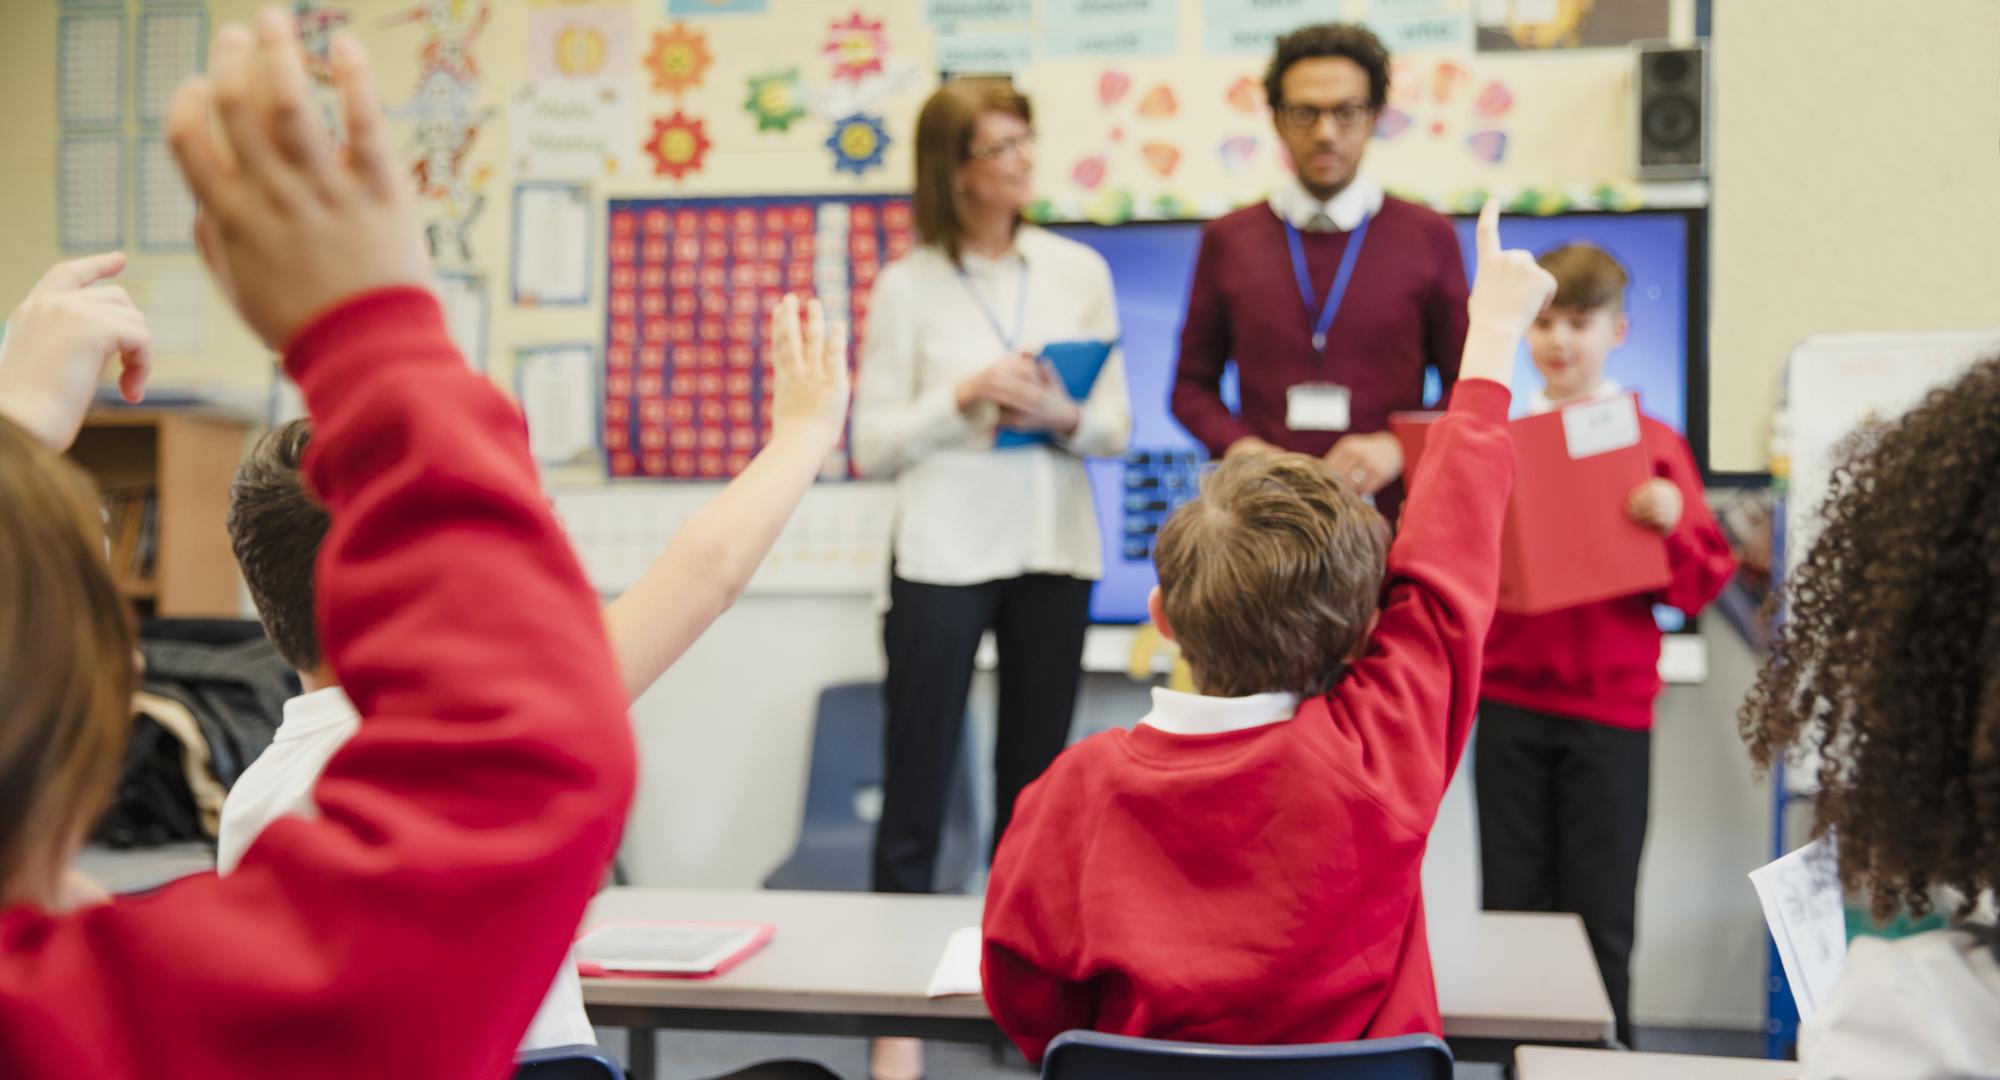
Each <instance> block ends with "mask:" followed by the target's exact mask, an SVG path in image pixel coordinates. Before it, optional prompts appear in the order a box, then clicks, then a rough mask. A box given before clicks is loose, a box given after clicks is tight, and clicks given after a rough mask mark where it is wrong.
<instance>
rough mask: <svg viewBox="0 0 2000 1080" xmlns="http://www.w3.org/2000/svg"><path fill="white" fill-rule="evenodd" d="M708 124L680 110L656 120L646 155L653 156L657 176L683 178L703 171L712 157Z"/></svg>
mask: <svg viewBox="0 0 2000 1080" xmlns="http://www.w3.org/2000/svg"><path fill="white" fill-rule="evenodd" d="M712 145H714V144H712V143H710V142H709V141H708V130H707V125H706V124H705V123H704V122H703V121H701V120H694V119H689V118H688V117H687V116H686V115H684V114H683V113H682V112H681V111H680V110H679V109H675V110H674V114H673V115H672V116H662V117H655V118H654V119H653V135H652V137H651V138H649V139H647V140H646V152H647V153H649V154H651V155H652V157H653V175H655V176H671V177H673V178H674V179H676V180H680V179H683V178H685V177H686V176H687V174H689V173H691V172H699V171H701V167H702V163H703V161H704V160H705V159H706V158H707V156H708V150H709V147H710V146H712Z"/></svg>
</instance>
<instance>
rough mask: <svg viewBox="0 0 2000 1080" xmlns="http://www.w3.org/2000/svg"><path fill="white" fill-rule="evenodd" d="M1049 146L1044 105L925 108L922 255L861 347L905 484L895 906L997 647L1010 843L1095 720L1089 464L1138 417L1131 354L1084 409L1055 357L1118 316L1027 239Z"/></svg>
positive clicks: (894, 633)
mask: <svg viewBox="0 0 2000 1080" xmlns="http://www.w3.org/2000/svg"><path fill="white" fill-rule="evenodd" d="M1034 139H1035V136H1034V129H1033V128H1032V127H1031V126H1030V112H1029V108H1028V101H1027V99H1026V98H1024V97H1022V96H1021V95H1020V94H1019V93H1018V92H1016V91H1015V90H1014V89H1013V88H1012V87H1011V86H1009V85H1007V84H1006V83H1005V82H1003V81H998V80H970V79H968V80H961V81H955V82H948V83H946V84H945V85H944V87H943V88H941V89H939V90H938V91H937V92H936V93H935V94H932V95H931V97H930V100H929V101H927V102H925V103H924V108H923V112H922V113H921V114H920V115H919V116H918V118H917V136H916V158H917V168H916V195H915V202H916V207H915V209H916V223H917V232H918V235H919V238H920V239H921V241H922V243H921V244H920V245H919V246H918V247H916V248H915V249H913V250H911V251H910V252H909V253H908V254H907V255H905V256H903V257H902V258H900V259H898V260H896V261H895V262H894V263H892V264H890V265H889V266H888V267H886V268H885V269H884V270H883V271H882V276H881V277H880V278H879V279H878V280H877V281H876V285H875V292H874V297H873V306H872V308H871V310H870V313H869V318H868V324H867V334H866V336H865V341H864V343H863V346H862V349H861V371H860V376H859V378H858V379H857V381H856V385H855V395H854V428H853V434H854V445H853V456H854V463H855V466H856V468H857V469H858V470H859V471H860V472H861V473H862V474H863V475H866V476H889V475H894V476H895V478H896V526H895V540H894V549H893V559H894V569H893V570H892V572H891V577H890V582H889V611H888V615H887V616H886V618H885V619H884V623H883V639H884V643H885V645H886V646H887V652H888V661H889V668H888V676H887V679H886V681H885V684H884V688H883V693H884V703H885V705H886V706H887V711H888V724H887V729H886V733H885V746H884V755H883V756H884V764H885V773H884V780H883V800H882V819H881V823H880V825H879V826H878V827H877V829H876V833H875V865H874V881H875V888H876V889H877V890H878V891H881V892H929V891H930V889H931V870H932V863H933V861H934V860H935V858H936V855H937V848H938V830H939V825H940V822H941V820H942V817H943V814H944V803H945V786H946V782H947V781H948V780H949V778H950V776H951V772H952V764H953V763H954V762H956V761H957V760H958V754H959V748H960V740H961V738H962V737H963V734H964V730H963V729H964V720H965V701H966V695H967V693H968V691H969V690H970V687H971V683H972V661H973V653H974V652H976V651H977V650H978V648H979V639H980V636H981V635H982V634H984V633H985V632H986V631H987V630H989V629H990V630H992V631H993V632H994V636H995V640H996V643H997V645H998V646H999V659H1000V675H999V680H1000V703H999V734H998V739H997V742H996V745H995V747H994V754H993V758H994V773H995V776H994V813H993V839H994V842H995V843H996V844H997V843H998V842H999V838H1000V835H1001V833H1002V832H1003V831H1004V830H1005V829H1006V827H1007V821H1008V819H1009V818H1010V817H1011V816H1012V814H1013V810H1014V800H1015V797H1016V796H1018V795H1019V794H1020V793H1021V789H1022V788H1023V787H1026V786H1027V785H1028V783H1029V781H1032V780H1033V779H1035V777H1036V776H1038V775H1040V774H1041V772H1042V770H1043V769H1045V768H1047V767H1048V764H1049V762H1051V761H1053V760H1054V759H1055V756H1056V755H1057V754H1058V753H1060V752H1061V751H1062V749H1063V746H1064V745H1065V743H1066V742H1067V741H1068V737H1069V726H1070V718H1071V714H1072V713H1073V712H1074V711H1075V707H1076V692H1077V683H1078V679H1079V672H1080V667H1081V663H1082V657H1083V634H1084V627H1085V624H1086V622H1087V621H1088V619H1089V607H1090V586H1091V582H1092V581H1094V580H1095V579H1096V578H1098V577H1099V576H1101V574H1102V572H1103V553H1102V550H1101V546H1100V544H1099V541H1098V535H1097V515H1096V510H1095V509H1094V507H1093V505H1092V503H1091V498H1090V480H1089V478H1088V477H1087V476H1086V475H1085V474H1084V468H1083V459H1084V458H1085V457H1100V456H1108V455H1115V454H1119V453H1122V452H1123V451H1124V449H1125V443H1126V440H1127V438H1128V437H1129V435H1130V433H1131V410H1130V406H1129V404H1128V403H1127V401H1126V395H1125V371H1124V366H1123V363H1122V361H1121V359H1120V357H1119V355H1118V352H1117V350H1115V349H1114V350H1113V351H1112V353H1111V356H1110V358H1109V359H1108V360H1107V361H1106V362H1105V365H1104V368H1103V370H1102V372H1101V373H1100V374H1099V375H1098V377H1097V381H1096V383H1095V384H1094V385H1093V386H1092V388H1091V390H1090V392H1089V395H1088V396H1087V397H1086V398H1085V399H1084V400H1081V401H1076V400H1072V399H1071V397H1070V396H1069V394H1068V393H1067V392H1066V391H1065V389H1064V387H1063V384H1062V381H1061V379H1060V378H1058V377H1057V376H1056V375H1055V374H1054V372H1053V371H1052V370H1051V369H1050V367H1049V366H1048V365H1047V364H1046V363H1045V362H1041V361H1038V360H1037V359H1036V357H1037V355H1038V354H1039V353H1040V352H1041V351H1042V348H1043V347H1044V346H1045V345H1047V344H1049V343H1052V342H1061V341H1081V340H1093V341H1115V340H1116V339H1117V337H1118V314H1117V309H1116V307H1115V305H1114V303H1113V300H1112V294H1111V272H1110V269H1109V268H1108V267H1106V266H1105V263H1104V260H1103V259H1102V258H1100V257H1099V256H1098V255H1097V253H1096V252H1094V251H1092V250H1091V249H1089V248H1087V247H1084V246H1083V245H1081V244H1078V243H1076V242H1074V241H1071V240H1066V239H1064V238H1062V237H1059V236H1056V235H1054V234H1052V233H1049V232H1045V231H1043V230H1041V229H1038V228H1035V227H1033V226H1031V225H1027V224H1024V223H1023V222H1022V220H1021V212H1022V211H1023V210H1024V209H1026V207H1027V206H1028V204H1029V202H1030V201H1031V198H1032V195H1031V190H1032V185H1031V176H1032V174H1033V172H1034V160H1035V156H1034V146H1035V143H1034ZM1003 430H1004V431H1006V432H1008V433H1009V435H1008V437H1007V438H1006V439H1004V440H1002V442H1003V443H1004V444H1006V445H1002V446H999V447H996V446H995V437H996V433H997V432H1000V431H1003ZM1024 434H1025V435H1026V436H1027V437H1026V438H1023V437H1022V436H1023V435H1024Z"/></svg>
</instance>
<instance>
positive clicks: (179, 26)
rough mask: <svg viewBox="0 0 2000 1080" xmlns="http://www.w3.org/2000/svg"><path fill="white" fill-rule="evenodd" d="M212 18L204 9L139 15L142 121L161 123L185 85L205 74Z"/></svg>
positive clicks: (140, 114) (140, 107) (140, 115)
mask: <svg viewBox="0 0 2000 1080" xmlns="http://www.w3.org/2000/svg"><path fill="white" fill-rule="evenodd" d="M207 40H208V16H207V14H206V13H204V12H203V11H202V9H200V8H194V9H191V10H187V11H148V12H146V13H145V14H143V15H140V16H139V119H140V121H142V122H144V123H157V122H158V121H160V120H161V119H163V118H164V117H165V116H166V115H167V102H168V100H170V99H171V98H172V97H173V96H174V91H175V90H176V89H178V88H179V87H180V85H181V83H183V82H185V81H187V80H188V79H191V78H193V77H194V76H196V75H199V74H200V73H201V62H202V43H203V42H205V41H207Z"/></svg>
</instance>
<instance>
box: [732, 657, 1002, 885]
mask: <svg viewBox="0 0 2000 1080" xmlns="http://www.w3.org/2000/svg"><path fill="white" fill-rule="evenodd" d="M883 723H884V710H883V706H882V684H881V683H877V682H865V683H842V684H840V685H837V686H829V687H827V688H826V689H825V690H822V691H820V695H819V714H818V716H817V717H816V718H815V719H814V721H813V746H812V765H811V771H810V773H809V774H808V776H807V778H806V808H805V820H804V821H803V822H801V823H800V825H799V842H798V844H797V846H795V847H794V848H793V849H792V854H791V855H790V857H788V858H787V859H786V860H785V861H784V863H783V864H781V865H780V866H779V867H778V868H777V869H776V870H773V871H771V874H770V876H769V877H767V878H765V879H764V887H765V888H767V889H808V890H824V891H832V892H867V891H868V890H869V889H870V887H871V886H872V885H873V878H874V872H873V867H874V855H875V818H876V816H878V815H877V814H876V813H872V812H871V804H872V808H879V807H880V806H881V802H880V793H881V790H882V728H883ZM962 745H963V747H964V749H963V750H962V751H961V752H960V754H959V755H958V760H957V761H956V762H954V763H953V764H952V766H951V768H952V778H951V783H950V784H949V785H948V788H947V791H946V795H945V811H944V823H943V825H942V826H941V827H940V830H939V837H938V855H937V866H936V870H935V871H934V872H933V874H932V887H933V888H934V890H935V891H937V892H943V893H952V892H962V891H963V890H964V889H965V887H966V885H967V884H968V883H969V882H970V881H971V880H972V877H973V875H974V874H976V873H977V872H978V869H979V864H980V861H981V859H982V857H983V855H984V852H983V851H981V849H980V844H979V827H978V824H977V816H976V814H975V812H974V810H973V806H972V768H971V764H970V762H971V740H970V739H969V738H968V739H966V740H964V742H963V743H962Z"/></svg>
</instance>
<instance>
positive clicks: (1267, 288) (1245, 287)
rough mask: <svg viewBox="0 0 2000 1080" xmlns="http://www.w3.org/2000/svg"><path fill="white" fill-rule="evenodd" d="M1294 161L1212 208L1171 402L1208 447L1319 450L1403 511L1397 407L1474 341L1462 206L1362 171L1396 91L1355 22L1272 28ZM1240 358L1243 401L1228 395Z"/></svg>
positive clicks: (1453, 371)
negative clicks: (1424, 199) (1272, 178)
mask: <svg viewBox="0 0 2000 1080" xmlns="http://www.w3.org/2000/svg"><path fill="white" fill-rule="evenodd" d="M1264 92H1265V95H1266V96H1267V97H1268V98H1269V99H1270V102H1271V109H1272V112H1273V115H1274V117H1275V119H1276V124H1277V130H1278V136H1279V138H1280V139H1281V140H1282V141H1283V142H1284V145H1285V150H1286V152H1287V154H1288V155H1289V156H1290V158H1291V161H1292V167H1293V171H1294V173H1295V174H1296V175H1295V176H1294V178H1293V179H1291V180H1288V181H1287V182H1286V183H1285V184H1284V185H1283V186H1282V187H1280V188H1279V189H1278V190H1277V191H1275V192H1274V193H1273V194H1272V195H1271V198H1270V201H1269V202H1268V203H1265V204H1260V205H1257V206H1250V207H1245V208H1244V209H1242V210H1238V211H1236V212H1235V213H1233V214H1230V215H1228V216H1226V217H1223V218H1221V219H1219V220H1217V221H1215V222H1214V223H1213V224H1211V225H1209V227H1208V228H1207V230H1206V231H1204V232H1203V234H1202V239H1201V254H1200V255H1199V257H1198V258H1197V259H1196V261H1195V272H1194V284H1193V287H1192V289H1191V290H1190V292H1189V296H1188V310H1187V321H1186V323H1185V324H1184V325H1183V326H1182V328H1181V354H1180V364H1179V367H1178V368H1177V369H1176V370H1175V373H1174V390H1173V410H1174V416H1175V417H1177V418H1178V419H1179V420H1180V422H1181V424H1182V425H1183V426H1185V427H1186V428H1187V429H1188V431H1189V432H1190V433H1192V434H1193V435H1194V437H1195V438H1197V439H1199V440H1201V442H1202V444H1203V445H1204V446H1206V447H1207V448H1208V452H1209V453H1210V454H1211V455H1213V456H1215V457H1218V458H1219V457H1222V456H1223V455H1225V454H1227V453H1229V452H1230V451H1232V450H1236V449H1243V448H1249V447H1258V446H1276V447H1279V448H1281V449H1285V450H1295V451H1298V452H1300V453H1306V454H1315V455H1321V456H1324V457H1325V458H1326V460H1327V463H1328V464H1329V465H1331V466H1332V467H1333V469H1334V471H1335V472H1337V473H1339V474H1340V475H1341V476H1344V477H1346V478H1347V479H1348V480H1349V481H1351V482H1353V484H1354V485H1355V486H1356V487H1357V488H1359V489H1360V490H1361V492H1362V493H1363V494H1366V495H1372V496H1374V498H1375V503H1376V506H1377V508H1378V509H1380V510H1381V511H1382V512H1383V513H1384V515H1386V516H1387V517H1389V519H1390V520H1392V521H1393V520H1395V515H1396V510H1397V507H1398V506H1399V505H1400V504H1401V502H1402V490H1403V489H1402V485H1401V483H1400V482H1399V480H1400V478H1401V476H1402V473H1403V452H1402V449H1401V448H1400V447H1399V446H1398V445H1397V443H1396V439H1395V437H1394V436H1393V435H1390V434H1389V433H1388V426H1389V414H1390V413H1392V412H1397V411H1400V410H1406V409H1419V408H1422V407H1423V405H1424V400H1423V397H1424V369H1425V368H1427V367H1435V368H1436V369H1437V371H1438V376H1439V379H1440V381H1441V382H1442V383H1443V385H1444V388H1445V389H1446V390H1447V391H1448V390H1450V388H1451V385H1452V383H1453V382H1455V381H1456V380H1457V378H1458V358H1459V353H1460V352H1461V350H1463V348H1464V347H1465V296H1466V294H1465V267H1464V264H1463V263H1462V262H1461V261H1460V255H1459V248H1458V240H1457V237H1456V236H1455V235H1454V234H1453V232H1452V227H1451V223H1450V222H1448V221H1446V220H1445V219H1444V218H1443V217H1440V216H1439V215H1437V214H1435V213H1433V212H1431V211H1430V210H1427V209H1424V208H1423V207H1420V206H1417V205H1416V204H1414V203H1409V202H1404V201H1403V200H1401V199H1391V198H1387V197H1385V196H1384V195H1383V193H1382V188H1381V187H1380V185H1378V184H1376V183H1375V182H1374V181H1373V180H1371V179H1369V178H1368V177H1367V176H1365V175H1363V174H1362V173H1361V172H1360V168H1361V158H1362V154H1363V153H1364V152H1365V151H1366V149H1367V146H1368V139H1369V136H1370V135H1371V133H1372V132H1373V130H1374V126H1375V116H1376V114H1377V113H1378V112H1380V111H1381V109H1382V106H1383V104H1384V102H1385V101H1386V100H1387V99H1388V94H1389V55H1388V52H1387V51H1386V50H1384V49H1383V48H1382V43H1381V42H1380V41H1377V40H1376V38H1375V35H1374V34H1371V33H1369V32H1368V31H1367V30H1366V29H1364V28H1362V27H1359V26H1344V25H1325V26H1309V27H1306V28H1304V29H1301V30H1298V31H1295V32H1293V33H1291V34H1289V35H1286V36H1285V37H1284V38H1282V39H1280V40H1279V42H1278V48H1277V53H1276V54H1275V55H1274V56H1273V57H1272V59H1271V65H1270V68H1269V70H1268V72H1267V73H1266V74H1265V76H1264ZM1232 361H1234V362H1235V364H1236V371H1237V377H1238V383H1239V385H1240V387H1241V389H1242V402H1241V412H1240V413H1236V412H1231V411H1230V408H1229V406H1228V405H1226V404H1224V402H1223V400H1222V390H1221V385H1222V374H1223V369H1224V368H1225V366H1226V365H1228V364H1229V363H1230V362H1232Z"/></svg>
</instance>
